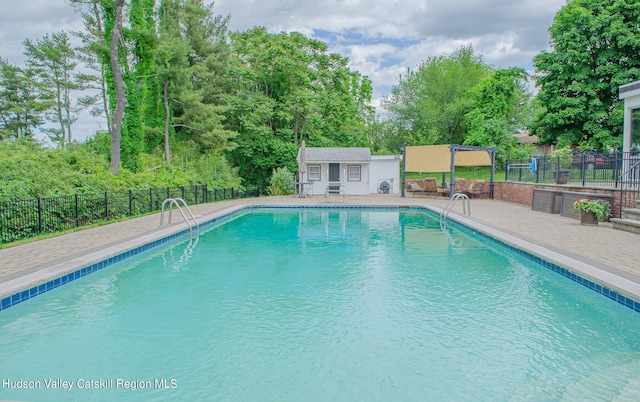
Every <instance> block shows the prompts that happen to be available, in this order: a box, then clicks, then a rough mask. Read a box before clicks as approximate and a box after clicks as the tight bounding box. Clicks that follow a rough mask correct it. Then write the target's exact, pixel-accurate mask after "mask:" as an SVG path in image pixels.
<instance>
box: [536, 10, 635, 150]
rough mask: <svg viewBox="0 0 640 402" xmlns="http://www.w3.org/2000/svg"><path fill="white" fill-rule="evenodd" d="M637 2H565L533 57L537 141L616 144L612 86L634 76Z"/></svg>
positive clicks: (618, 109) (618, 119)
mask: <svg viewBox="0 0 640 402" xmlns="http://www.w3.org/2000/svg"><path fill="white" fill-rule="evenodd" d="M639 23H640V1H639V0H605V1H602V0H568V1H567V4H566V5H565V6H563V7H562V9H560V11H559V12H558V13H557V14H556V16H555V18H554V21H553V24H552V25H551V28H550V29H549V32H550V34H551V47H552V50H551V51H546V52H542V53H540V54H539V55H538V56H536V57H535V59H534V64H535V67H536V71H537V73H538V74H539V75H538V80H537V81H538V85H539V87H540V91H539V93H538V95H537V97H538V100H539V102H540V104H541V105H542V106H543V110H542V112H541V113H540V114H539V116H538V117H537V119H536V120H535V122H534V123H533V125H532V128H533V130H534V131H535V133H536V134H538V136H539V137H540V140H541V142H542V143H545V144H553V143H557V144H559V145H561V146H571V145H578V146H582V147H586V148H594V149H605V148H606V147H608V146H620V145H621V144H622V139H621V134H622V120H623V109H622V104H621V103H620V102H619V100H618V88H619V86H620V85H622V84H626V83H629V82H631V81H633V80H637V79H638V77H640V57H639V55H640V30H638V24H639Z"/></svg>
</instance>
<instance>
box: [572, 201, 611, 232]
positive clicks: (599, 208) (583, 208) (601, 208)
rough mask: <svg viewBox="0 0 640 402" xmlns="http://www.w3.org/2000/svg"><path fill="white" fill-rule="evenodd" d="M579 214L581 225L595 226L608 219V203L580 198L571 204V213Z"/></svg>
mask: <svg viewBox="0 0 640 402" xmlns="http://www.w3.org/2000/svg"><path fill="white" fill-rule="evenodd" d="M578 211H579V212H580V224H581V225H597V224H598V222H599V221H603V220H605V219H607V218H608V217H609V203H608V202H606V201H602V200H592V199H589V198H582V199H580V200H577V201H576V202H574V203H573V207H571V212H578Z"/></svg>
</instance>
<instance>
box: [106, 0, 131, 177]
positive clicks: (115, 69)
mask: <svg viewBox="0 0 640 402" xmlns="http://www.w3.org/2000/svg"><path fill="white" fill-rule="evenodd" d="M113 7H114V9H113V11H114V14H113V15H114V22H113V28H112V30H111V35H110V42H109V62H110V67H111V74H112V76H113V82H114V86H115V92H116V96H115V105H116V106H115V111H114V112H113V119H112V120H111V129H110V130H109V131H110V132H111V166H110V170H111V174H113V175H117V174H118V172H119V171H120V141H121V137H122V120H123V118H124V108H125V105H126V103H127V98H126V92H125V91H126V87H125V82H124V74H123V73H122V67H121V66H120V60H119V49H120V40H121V38H122V19H123V16H122V14H123V8H124V0H115V1H114V3H113Z"/></svg>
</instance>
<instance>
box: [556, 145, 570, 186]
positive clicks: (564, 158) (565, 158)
mask: <svg viewBox="0 0 640 402" xmlns="http://www.w3.org/2000/svg"><path fill="white" fill-rule="evenodd" d="M551 157H552V158H555V159H556V169H555V170H554V171H553V178H554V180H555V181H556V184H567V183H568V182H569V173H571V171H570V170H569V168H570V167H571V160H572V158H573V152H571V150H570V149H569V148H566V147H565V148H558V149H556V150H555V151H553V152H552V153H551Z"/></svg>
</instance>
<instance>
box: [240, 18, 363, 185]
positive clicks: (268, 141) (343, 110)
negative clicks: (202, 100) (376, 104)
mask: <svg viewBox="0 0 640 402" xmlns="http://www.w3.org/2000/svg"><path fill="white" fill-rule="evenodd" d="M229 82H230V85H231V88H232V91H231V95H229V96H228V97H227V102H228V105H229V111H228V113H227V116H228V120H227V124H228V127H229V128H230V129H232V130H235V131H238V132H239V133H240V135H239V136H238V137H237V139H236V142H237V143H238V148H236V149H235V150H234V151H233V152H232V153H231V154H230V155H231V158H232V160H233V161H234V162H236V163H237V165H238V167H239V169H240V174H241V176H242V177H243V178H245V180H247V183H249V184H251V185H257V186H262V187H266V186H267V184H268V181H269V177H270V175H271V172H272V170H273V169H274V168H276V167H281V166H283V165H288V166H289V168H290V170H295V155H296V151H297V149H298V146H299V144H300V142H301V141H302V140H303V139H304V140H306V142H307V144H308V145H310V146H344V145H351V146H354V145H356V146H357V145H360V146H366V144H367V137H366V135H365V132H366V123H367V119H369V118H370V117H371V116H372V114H373V113H372V109H371V107H370V106H369V105H368V103H369V101H370V98H371V84H370V81H369V79H368V78H366V77H363V76H361V75H360V74H359V73H357V72H353V71H351V70H350V69H349V67H348V59H346V58H344V57H342V56H340V55H337V54H330V53H328V51H327V46H326V45H325V44H324V43H322V42H320V41H317V40H312V39H309V38H306V37H305V36H304V35H302V34H300V33H296V32H294V33H290V34H289V33H279V34H270V33H268V32H267V31H266V29H265V28H254V29H251V30H249V31H246V32H239V33H235V34H232V58H231V61H230V68H229Z"/></svg>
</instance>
